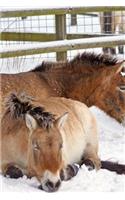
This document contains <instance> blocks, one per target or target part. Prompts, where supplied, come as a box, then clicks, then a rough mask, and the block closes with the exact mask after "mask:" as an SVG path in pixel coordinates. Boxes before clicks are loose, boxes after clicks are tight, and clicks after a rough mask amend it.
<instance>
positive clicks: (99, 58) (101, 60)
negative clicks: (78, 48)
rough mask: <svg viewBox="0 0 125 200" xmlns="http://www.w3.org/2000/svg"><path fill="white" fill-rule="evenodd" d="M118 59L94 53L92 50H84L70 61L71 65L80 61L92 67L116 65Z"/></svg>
mask: <svg viewBox="0 0 125 200" xmlns="http://www.w3.org/2000/svg"><path fill="white" fill-rule="evenodd" d="M117 62H118V60H117V59H116V58H114V57H112V56H109V55H106V54H95V53H93V52H84V53H82V54H78V55H77V56H76V57H75V58H74V59H72V60H71V61H70V64H71V65H74V64H78V63H82V64H85V65H88V66H92V67H102V66H112V65H116V63H117Z"/></svg>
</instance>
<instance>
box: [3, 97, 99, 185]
mask: <svg viewBox="0 0 125 200" xmlns="http://www.w3.org/2000/svg"><path fill="white" fill-rule="evenodd" d="M38 105H40V104H38ZM42 106H44V107H45V108H46V111H49V112H52V113H54V114H55V115H56V119H57V120H56V121H55V122H54V123H53V126H52V127H51V128H50V129H49V130H47V129H43V128H42V127H39V126H38V124H37V122H36V121H35V119H33V120H32V125H31V123H30V122H28V121H27V125H26V122H25V119H26V116H27V117H30V116H29V114H28V115H25V119H23V118H18V119H13V118H12V116H11V115H10V113H9V112H8V113H6V114H4V116H3V118H2V124H1V125H2V126H1V130H2V138H1V141H2V143H1V144H2V147H1V157H2V158H1V161H2V171H3V173H5V171H6V169H7V167H8V166H9V165H11V164H13V165H15V166H18V167H19V168H20V169H21V170H22V171H23V173H24V174H27V175H30V176H36V177H37V178H38V180H39V181H40V182H41V183H42V184H43V185H44V183H45V181H46V180H48V177H46V176H49V177H52V179H53V180H56V181H57V180H58V179H59V174H60V170H61V169H64V168H66V167H67V165H68V164H73V163H80V162H81V159H82V158H83V156H84V159H90V160H91V161H92V162H93V163H94V165H95V167H96V169H99V168H100V159H99V157H98V131H97V124H96V120H95V118H94V116H93V115H92V113H91V112H90V110H89V109H88V107H87V106H86V105H84V104H83V103H80V102H78V101H73V100H71V99H65V98H60V97H51V98H49V99H47V100H43V101H42ZM65 112H68V117H67V119H66V117H65V115H63V114H64V113H65ZM60 116H62V117H61V118H60ZM31 119H32V116H31ZM29 121H30V118H29ZM35 123H36V124H35ZM30 126H31V128H28V127H30ZM60 144H62V145H63V147H62V149H60ZM34 145H39V149H40V150H37V149H36V150H34V149H33V148H34ZM54 177H55V178H54Z"/></svg>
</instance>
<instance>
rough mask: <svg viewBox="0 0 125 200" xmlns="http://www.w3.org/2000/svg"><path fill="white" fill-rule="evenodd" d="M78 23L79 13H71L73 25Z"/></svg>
mask: <svg viewBox="0 0 125 200" xmlns="http://www.w3.org/2000/svg"><path fill="white" fill-rule="evenodd" d="M76 25H77V15H76V14H72V15H71V26H76Z"/></svg>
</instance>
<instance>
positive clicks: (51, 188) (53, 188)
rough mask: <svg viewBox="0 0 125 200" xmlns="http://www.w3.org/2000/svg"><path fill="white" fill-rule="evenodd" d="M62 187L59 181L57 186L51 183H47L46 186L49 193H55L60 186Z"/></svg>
mask: <svg viewBox="0 0 125 200" xmlns="http://www.w3.org/2000/svg"><path fill="white" fill-rule="evenodd" d="M60 185H61V181H60V180H59V181H57V182H56V183H55V184H54V183H53V182H51V181H47V182H46V186H47V188H48V189H49V192H55V191H56V190H57V189H58V188H59V186H60Z"/></svg>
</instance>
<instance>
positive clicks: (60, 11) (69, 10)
mask: <svg viewBox="0 0 125 200" xmlns="http://www.w3.org/2000/svg"><path fill="white" fill-rule="evenodd" d="M124 10H125V6H92V7H91V6H90V7H64V8H51V9H50V8H43V9H24V10H22V9H17V10H1V11H0V17H3V18H4V17H26V16H38V15H65V14H83V13H86V12H111V11H124Z"/></svg>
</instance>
